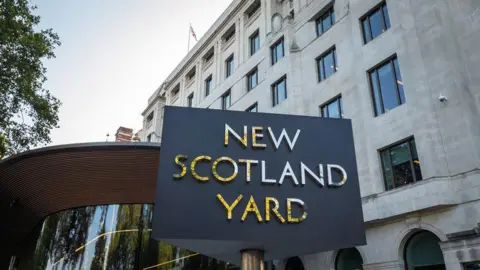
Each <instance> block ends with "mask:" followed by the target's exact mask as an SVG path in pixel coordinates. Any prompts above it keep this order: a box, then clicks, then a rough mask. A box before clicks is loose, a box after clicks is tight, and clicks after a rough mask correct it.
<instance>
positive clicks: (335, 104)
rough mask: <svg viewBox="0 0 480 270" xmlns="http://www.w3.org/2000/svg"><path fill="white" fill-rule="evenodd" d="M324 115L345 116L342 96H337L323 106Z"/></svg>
mask: <svg viewBox="0 0 480 270" xmlns="http://www.w3.org/2000/svg"><path fill="white" fill-rule="evenodd" d="M321 111H322V117H324V118H343V101H342V97H341V96H339V97H336V98H335V99H333V100H331V101H329V102H328V103H327V104H325V105H322V106H321Z"/></svg>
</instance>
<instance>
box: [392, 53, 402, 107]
mask: <svg viewBox="0 0 480 270" xmlns="http://www.w3.org/2000/svg"><path fill="white" fill-rule="evenodd" d="M390 65H391V66H392V72H393V78H394V80H395V81H394V83H395V89H396V92H397V93H396V94H397V102H398V105H401V104H402V99H401V98H400V89H399V88H398V78H397V71H396V70H395V63H394V62H393V59H392V60H390Z"/></svg>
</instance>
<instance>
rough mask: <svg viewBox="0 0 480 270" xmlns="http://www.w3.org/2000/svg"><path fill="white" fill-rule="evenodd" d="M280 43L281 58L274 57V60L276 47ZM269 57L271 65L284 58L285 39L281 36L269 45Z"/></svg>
mask: <svg viewBox="0 0 480 270" xmlns="http://www.w3.org/2000/svg"><path fill="white" fill-rule="evenodd" d="M280 44H282V58H280V59H276V61H274V60H275V58H276V57H275V56H276V53H275V52H276V48H277V46H278V45H280ZM270 57H271V58H272V61H271V64H272V66H273V65H275V64H276V63H278V62H279V61H280V60H282V59H283V58H285V39H284V37H283V36H282V37H281V38H279V39H278V40H277V41H275V43H273V45H272V46H270Z"/></svg>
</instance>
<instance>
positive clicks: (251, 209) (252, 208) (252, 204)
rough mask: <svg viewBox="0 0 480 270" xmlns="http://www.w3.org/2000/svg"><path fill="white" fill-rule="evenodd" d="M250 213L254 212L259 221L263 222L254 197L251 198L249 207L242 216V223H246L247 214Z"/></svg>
mask: <svg viewBox="0 0 480 270" xmlns="http://www.w3.org/2000/svg"><path fill="white" fill-rule="evenodd" d="M250 212H254V213H255V215H256V216H257V221H258V222H262V220H263V219H262V215H261V214H260V211H258V207H257V204H256V203H255V199H253V196H250V200H249V201H248V204H247V207H246V208H245V211H243V215H242V221H245V219H246V218H247V214H248V213H250Z"/></svg>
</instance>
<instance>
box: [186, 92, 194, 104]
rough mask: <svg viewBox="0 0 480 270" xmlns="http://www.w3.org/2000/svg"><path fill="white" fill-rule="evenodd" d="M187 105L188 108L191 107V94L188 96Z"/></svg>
mask: <svg viewBox="0 0 480 270" xmlns="http://www.w3.org/2000/svg"><path fill="white" fill-rule="evenodd" d="M187 105H188V107H193V93H191V94H190V96H188V98H187Z"/></svg>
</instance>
